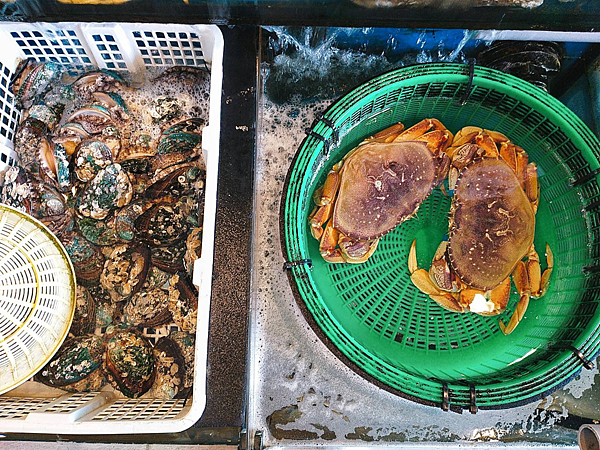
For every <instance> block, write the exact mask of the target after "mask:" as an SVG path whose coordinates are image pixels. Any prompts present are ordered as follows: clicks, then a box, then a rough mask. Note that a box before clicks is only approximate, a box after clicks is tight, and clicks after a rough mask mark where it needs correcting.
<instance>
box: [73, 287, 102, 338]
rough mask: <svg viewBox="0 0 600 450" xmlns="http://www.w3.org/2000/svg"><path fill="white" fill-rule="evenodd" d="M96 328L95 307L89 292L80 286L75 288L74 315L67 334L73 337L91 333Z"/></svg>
mask: <svg viewBox="0 0 600 450" xmlns="http://www.w3.org/2000/svg"><path fill="white" fill-rule="evenodd" d="M95 328H96V305H95V304H94V299H93V298H92V296H91V294H90V292H89V291H88V290H87V289H86V288H85V287H84V286H81V285H78V286H77V298H76V302H75V314H74V316H73V322H71V328H70V329H69V333H71V334H73V335H74V336H79V335H82V334H88V333H93V332H94V329H95Z"/></svg>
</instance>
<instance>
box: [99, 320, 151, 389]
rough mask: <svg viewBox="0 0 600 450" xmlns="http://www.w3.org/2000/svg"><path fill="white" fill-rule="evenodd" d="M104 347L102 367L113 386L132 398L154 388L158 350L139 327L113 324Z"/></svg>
mask: <svg viewBox="0 0 600 450" xmlns="http://www.w3.org/2000/svg"><path fill="white" fill-rule="evenodd" d="M103 350H104V352H103V353H104V354H103V366H102V369H103V370H104V373H105V375H106V378H107V379H108V381H109V383H110V384H111V385H112V387H114V388H115V389H118V390H119V391H120V392H122V393H123V394H124V395H125V396H127V397H129V398H138V397H139V396H140V395H142V394H144V393H146V392H147V391H148V390H149V389H150V387H152V383H153V381H154V375H155V360H154V351H153V349H152V345H151V344H150V342H149V341H148V340H147V339H146V338H145V337H144V336H142V334H141V333H140V332H139V331H138V330H136V329H135V328H126V329H121V328H119V327H109V329H108V330H107V334H106V336H105V337H104V348H103Z"/></svg>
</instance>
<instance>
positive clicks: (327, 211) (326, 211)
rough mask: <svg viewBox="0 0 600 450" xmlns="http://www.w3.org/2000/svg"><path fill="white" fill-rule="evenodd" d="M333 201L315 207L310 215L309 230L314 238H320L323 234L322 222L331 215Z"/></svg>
mask: <svg viewBox="0 0 600 450" xmlns="http://www.w3.org/2000/svg"><path fill="white" fill-rule="evenodd" d="M332 209H333V203H329V204H328V205H325V206H320V207H317V208H315V211H314V212H313V213H312V214H311V215H310V217H309V222H310V232H311V234H312V235H313V237H314V238H315V239H316V240H320V239H321V237H322V236H323V224H324V223H325V222H327V221H328V220H329V218H330V217H331V211H332Z"/></svg>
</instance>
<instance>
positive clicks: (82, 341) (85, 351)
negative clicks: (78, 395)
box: [35, 334, 104, 392]
mask: <svg viewBox="0 0 600 450" xmlns="http://www.w3.org/2000/svg"><path fill="white" fill-rule="evenodd" d="M101 366H102V338H101V337H100V336H95V335H93V334H88V335H84V336H79V337H75V338H72V339H69V340H67V341H66V342H65V343H64V344H63V345H62V347H61V348H60V350H59V351H58V353H57V354H56V355H55V356H54V357H53V358H52V359H51V360H50V362H49V363H48V364H46V366H45V367H44V368H43V369H42V370H41V371H40V372H39V373H38V374H37V375H36V377H35V379H36V380H37V381H40V382H42V383H44V384H45V385H47V386H52V387H58V388H60V389H64V390H66V391H70V392H88V391H97V390H99V389H100V388H101V387H102V385H103V384H104V374H103V373H102V370H101V369H100V368H101Z"/></svg>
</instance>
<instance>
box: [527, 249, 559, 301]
mask: <svg viewBox="0 0 600 450" xmlns="http://www.w3.org/2000/svg"><path fill="white" fill-rule="evenodd" d="M528 256H529V259H528V260H527V263H526V266H527V274H528V275H529V280H530V282H531V296H532V297H534V298H540V297H542V296H543V295H544V294H545V293H546V290H547V289H548V284H549V283H550V275H552V270H553V269H554V255H553V254H552V250H550V246H549V245H548V244H546V262H547V264H548V267H547V268H546V270H544V272H543V273H541V268H540V258H539V256H538V254H537V252H536V251H535V249H533V246H532V251H531V252H530V254H529V255H528Z"/></svg>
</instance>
